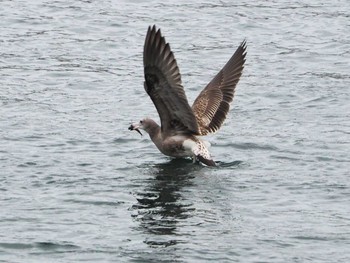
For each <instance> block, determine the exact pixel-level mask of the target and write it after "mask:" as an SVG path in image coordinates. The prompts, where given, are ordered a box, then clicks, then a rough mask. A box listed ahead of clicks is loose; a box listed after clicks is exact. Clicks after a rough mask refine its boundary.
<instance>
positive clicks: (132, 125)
mask: <svg viewBox="0 0 350 263" xmlns="http://www.w3.org/2000/svg"><path fill="white" fill-rule="evenodd" d="M129 130H130V131H137V132H138V133H139V134H140V135H141V136H142V133H141V132H140V130H139V129H138V125H135V124H131V125H130V126H129Z"/></svg>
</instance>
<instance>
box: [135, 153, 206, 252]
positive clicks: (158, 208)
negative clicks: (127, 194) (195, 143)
mask: <svg viewBox="0 0 350 263" xmlns="http://www.w3.org/2000/svg"><path fill="white" fill-rule="evenodd" d="M203 168H204V167H202V166H199V165H193V164H192V163H191V162H190V161H188V160H180V159H174V160H172V161H170V162H169V163H163V164H157V165H154V166H153V167H151V168H150V169H149V174H150V177H149V178H148V179H147V180H144V181H143V184H144V188H143V189H142V190H141V191H140V192H138V193H137V201H138V203H137V204H135V205H133V207H132V208H133V209H135V210H136V211H137V213H136V215H134V217H135V218H136V220H137V221H139V222H140V225H139V230H141V231H142V232H143V233H147V234H148V235H147V238H146V240H145V241H144V242H145V243H146V244H148V245H151V246H171V245H174V244H177V243H179V242H181V240H179V239H177V235H176V234H177V232H178V228H179V225H180V223H181V221H183V220H185V219H187V218H188V217H191V211H193V210H194V208H193V206H192V203H191V202H189V201H188V200H186V199H185V198H184V197H183V196H182V194H183V193H184V192H186V188H187V187H189V186H192V185H193V182H192V179H193V178H194V177H195V176H196V174H198V172H200V171H201V170H202V169H203ZM204 169H205V168H204Z"/></svg>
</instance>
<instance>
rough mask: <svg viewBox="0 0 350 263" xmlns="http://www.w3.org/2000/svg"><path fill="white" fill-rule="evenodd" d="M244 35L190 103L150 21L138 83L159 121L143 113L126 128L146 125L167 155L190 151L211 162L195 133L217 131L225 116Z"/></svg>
mask: <svg viewBox="0 0 350 263" xmlns="http://www.w3.org/2000/svg"><path fill="white" fill-rule="evenodd" d="M246 47H247V45H246V41H245V40H244V41H243V42H242V43H241V45H240V46H239V47H238V48H237V50H236V52H235V53H234V54H233V56H232V57H231V58H230V60H229V61H228V62H227V63H226V65H225V66H224V67H223V68H222V69H221V70H220V71H219V73H218V74H217V75H216V76H215V77H214V78H213V80H212V81H210V82H209V84H208V85H207V86H206V87H205V88H204V89H203V90H202V91H201V93H200V94H199V95H198V97H197V98H196V99H195V101H194V103H193V105H192V107H191V106H190V105H189V103H188V101H187V98H186V94H185V91H184V88H183V86H182V82H181V75H180V71H179V68H178V66H177V62H176V59H175V56H174V54H173V52H172V51H171V49H170V45H169V43H167V42H166V41H165V38H164V37H163V36H162V34H161V31H160V29H158V30H157V28H156V26H155V25H154V26H152V27H151V26H150V27H149V28H148V31H147V35H146V39H145V44H144V50H143V66H144V76H145V81H144V88H145V91H146V92H147V94H148V95H149V97H150V98H151V100H152V101H153V104H154V106H155V107H156V109H157V112H158V114H159V118H160V122H161V125H160V126H159V125H158V124H157V123H156V122H155V121H154V120H152V119H150V118H145V119H143V120H141V121H139V122H137V123H133V124H131V125H130V127H129V130H136V131H137V132H138V133H140V134H141V135H142V133H141V132H140V129H142V130H144V131H146V132H147V133H148V134H149V136H150V138H151V140H152V141H153V143H154V144H155V145H156V146H157V148H158V149H159V151H160V152H162V153H163V154H165V155H167V156H171V157H176V158H183V157H191V158H192V159H193V162H196V161H199V162H200V163H203V164H204V165H207V166H216V163H215V162H214V160H213V158H212V157H211V154H210V152H209V147H210V143H209V142H207V141H204V140H202V139H200V138H199V136H204V135H208V134H211V133H215V132H216V131H218V130H219V129H220V127H221V125H222V124H223V122H224V120H225V119H226V116H227V113H228V111H229V109H230V103H231V102H232V100H233V97H234V93H235V88H236V85H237V83H238V81H239V79H240V77H241V75H242V71H243V68H244V63H245V56H246V53H247V52H246Z"/></svg>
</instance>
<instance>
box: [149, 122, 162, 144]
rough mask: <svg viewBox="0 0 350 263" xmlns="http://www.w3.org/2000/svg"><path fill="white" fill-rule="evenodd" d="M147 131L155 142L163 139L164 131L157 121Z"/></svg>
mask: <svg viewBox="0 0 350 263" xmlns="http://www.w3.org/2000/svg"><path fill="white" fill-rule="evenodd" d="M147 132H148V134H149V137H151V140H152V141H153V142H154V143H156V141H159V140H161V137H162V133H161V129H160V126H159V125H158V124H157V123H155V125H153V126H152V127H151V128H150V129H149V130H147Z"/></svg>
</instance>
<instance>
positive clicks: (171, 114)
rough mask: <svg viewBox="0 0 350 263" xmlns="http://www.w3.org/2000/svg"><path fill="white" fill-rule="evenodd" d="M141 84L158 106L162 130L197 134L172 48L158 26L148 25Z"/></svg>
mask: <svg viewBox="0 0 350 263" xmlns="http://www.w3.org/2000/svg"><path fill="white" fill-rule="evenodd" d="M143 65H144V74H145V83H144V87H145V90H146V92H147V94H148V95H149V96H150V97H151V99H152V101H153V103H154V105H155V107H156V108H157V111H158V114H159V117H160V120H161V128H162V132H163V133H164V134H166V135H172V134H177V133H190V134H199V128H198V124H197V121H196V117H195V116H194V114H193V112H192V109H191V107H190V106H189V104H188V101H187V98H186V94H185V91H184V89H183V87H182V83H181V75H180V71H179V68H178V66H177V63H176V59H175V57H174V54H173V52H172V51H171V49H170V46H169V44H168V43H166V41H165V38H164V37H162V35H161V32H160V29H158V30H157V29H156V27H155V26H153V27H149V28H148V32H147V36H146V40H145V45H144V51H143Z"/></svg>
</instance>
